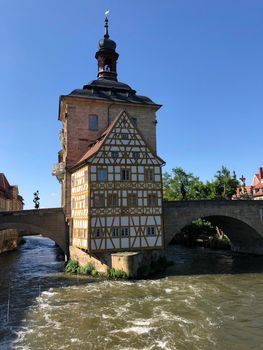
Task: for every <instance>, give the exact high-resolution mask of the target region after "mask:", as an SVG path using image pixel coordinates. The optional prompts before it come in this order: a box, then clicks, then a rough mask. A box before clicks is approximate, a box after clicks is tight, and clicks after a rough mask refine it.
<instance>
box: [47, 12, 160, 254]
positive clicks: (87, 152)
mask: <svg viewBox="0 0 263 350" xmlns="http://www.w3.org/2000/svg"><path fill="white" fill-rule="evenodd" d="M104 27H105V33H104V37H103V38H102V39H101V40H100V41H99V44H98V51H97V52H96V54H95V58H96V59H97V62H98V73H97V79H96V80H92V81H91V82H89V83H88V84H87V85H84V86H83V88H82V89H76V90H73V91H72V92H71V93H70V94H68V95H63V96H61V97H60V100H59V117H58V118H59V120H60V121H61V122H62V129H61V132H60V141H61V146H62V148H61V150H60V152H59V154H58V163H57V164H56V165H55V167H54V169H53V175H55V176H56V177H57V178H58V180H59V181H60V183H61V188H62V191H61V192H62V196H61V197H62V198H61V205H62V207H63V208H64V210H65V214H66V217H67V219H68V221H69V223H70V244H71V245H73V246H76V247H78V248H80V249H82V250H84V251H85V252H87V253H91V250H92V251H96V252H97V251H108V250H109V251H118V250H123V249H126V250H130V249H131V250H134V249H137V250H138V249H140V248H142V247H143V248H145V249H148V248H151V247H155V248H158V249H160V248H161V247H162V246H163V240H162V194H161V166H162V165H163V163H164V162H163V161H162V160H161V159H160V158H159V157H158V156H157V154H156V124H157V122H156V111H157V110H158V109H159V108H160V105H158V104H156V103H154V102H153V101H152V100H151V99H149V98H148V97H145V96H140V95H137V94H136V91H135V90H133V89H132V88H131V87H130V86H129V85H127V84H124V83H121V82H119V81H118V80H117V60H118V57H119V55H118V53H117V52H116V43H115V42H114V41H113V40H111V39H110V36H109V31H108V19H107V17H106V19H105V26H104ZM114 217H118V220H119V221H118V222H119V223H118V224H116V223H115V221H114V219H113V218H114ZM109 218H111V219H109ZM107 222H108V224H107ZM109 222H110V224H109ZM133 226H134V227H135V226H136V230H133V228H134V227H133ZM141 227H143V229H142V228H141ZM132 232H133V233H132ZM131 236H136V237H137V236H138V237H140V238H138V239H137V240H136V242H135V240H134V242H135V243H134V244H133V243H132V242H131ZM147 236H152V237H151V240H150V239H148V238H147ZM153 237H154V238H153ZM95 238H96V239H95ZM122 238H123V239H126V240H125V242H126V243H125V244H124V241H121V239H122ZM116 239H119V241H120V242H119V243H116V244H115V243H114V242H113V240H115V241H116ZM134 239H135V238H134ZM95 240H97V242H95ZM127 240H128V241H129V244H128V243H127V242H128V241H127ZM93 241H94V242H93Z"/></svg>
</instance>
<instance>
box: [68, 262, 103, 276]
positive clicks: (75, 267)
mask: <svg viewBox="0 0 263 350" xmlns="http://www.w3.org/2000/svg"><path fill="white" fill-rule="evenodd" d="M65 272H67V273H79V274H81V275H92V276H97V274H98V271H97V270H95V268H94V266H93V265H92V264H91V263H87V264H86V265H84V266H79V263H78V261H76V260H69V261H68V263H67V265H66V267H65Z"/></svg>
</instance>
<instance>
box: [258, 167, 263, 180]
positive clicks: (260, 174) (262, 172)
mask: <svg viewBox="0 0 263 350" xmlns="http://www.w3.org/2000/svg"><path fill="white" fill-rule="evenodd" d="M258 177H259V180H260V181H262V180H263V169H262V167H260V168H259V169H258Z"/></svg>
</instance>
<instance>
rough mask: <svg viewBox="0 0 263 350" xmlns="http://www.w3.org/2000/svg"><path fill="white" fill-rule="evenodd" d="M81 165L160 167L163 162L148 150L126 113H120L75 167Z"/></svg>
mask: <svg viewBox="0 0 263 350" xmlns="http://www.w3.org/2000/svg"><path fill="white" fill-rule="evenodd" d="M113 152H115V154H114V157H113V156H112V155H113V154H112V153H113ZM117 153H118V154H117ZM82 163H98V164H99V163H101V164H123V163H124V164H131V165H132V164H142V165H159V166H161V165H163V164H164V161H163V160H162V159H161V158H159V157H158V156H157V155H156V154H154V152H153V151H152V150H151V149H150V148H149V146H148V145H147V142H146V141H145V140H144V138H143V136H142V135H141V134H140V131H139V130H138V129H137V127H136V126H135V125H134V123H133V122H132V121H131V119H130V118H129V116H128V114H127V112H126V111H122V112H121V113H120V114H119V115H118V116H117V117H116V118H115V120H114V121H113V122H112V124H111V125H110V126H109V127H108V128H107V129H106V130H105V131H104V132H103V133H102V134H101V136H100V138H99V139H98V140H97V141H96V143H94V145H93V146H92V147H91V148H90V149H89V150H88V151H87V152H86V154H85V155H84V156H83V157H82V158H81V159H80V161H79V162H78V163H77V165H81V164H82ZM74 168H75V167H74Z"/></svg>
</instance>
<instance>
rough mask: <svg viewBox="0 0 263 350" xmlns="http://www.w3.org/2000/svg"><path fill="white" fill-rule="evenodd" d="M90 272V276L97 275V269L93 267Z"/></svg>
mask: <svg viewBox="0 0 263 350" xmlns="http://www.w3.org/2000/svg"><path fill="white" fill-rule="evenodd" d="M90 274H91V276H93V277H95V276H97V275H98V271H97V270H95V269H93V270H91V272H90Z"/></svg>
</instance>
